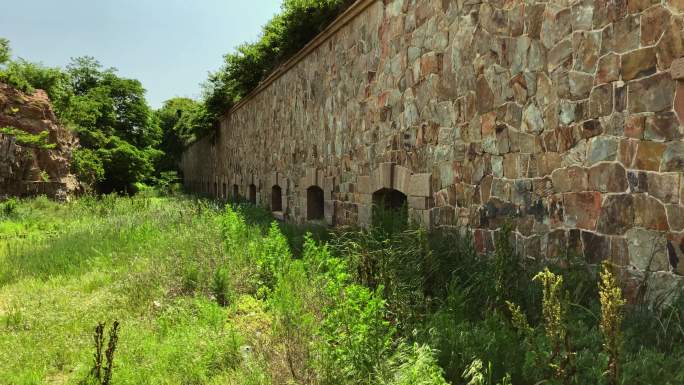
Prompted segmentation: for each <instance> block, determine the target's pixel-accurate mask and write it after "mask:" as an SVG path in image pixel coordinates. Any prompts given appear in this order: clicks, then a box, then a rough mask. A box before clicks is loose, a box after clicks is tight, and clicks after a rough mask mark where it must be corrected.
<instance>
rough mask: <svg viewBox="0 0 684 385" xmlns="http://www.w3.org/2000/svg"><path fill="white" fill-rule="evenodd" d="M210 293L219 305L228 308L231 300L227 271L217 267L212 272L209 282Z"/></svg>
mask: <svg viewBox="0 0 684 385" xmlns="http://www.w3.org/2000/svg"><path fill="white" fill-rule="evenodd" d="M211 292H212V294H213V295H214V298H216V302H217V303H218V304H219V305H221V306H228V304H229V303H230V299H231V289H230V274H229V273H228V270H227V269H225V268H223V267H219V268H218V269H216V270H215V271H214V276H213V279H212V282H211Z"/></svg>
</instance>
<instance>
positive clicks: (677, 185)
mask: <svg viewBox="0 0 684 385" xmlns="http://www.w3.org/2000/svg"><path fill="white" fill-rule="evenodd" d="M683 29H684V0H667V1H666V0H662V1H661V0H597V1H585V0H556V1H532V0H524V1H523V0H492V1H478V0H384V1H365V0H360V1H358V2H357V3H356V4H355V5H354V6H352V8H351V9H350V10H349V11H347V13H345V14H344V15H342V16H341V17H340V19H338V21H337V22H335V24H334V25H333V26H332V27H331V28H330V29H329V30H328V31H326V32H324V33H323V34H322V35H321V36H319V37H318V38H317V39H316V40H314V42H312V43H311V44H310V45H309V46H308V47H307V48H305V49H304V50H303V51H302V53H300V55H298V56H297V57H295V58H294V59H292V60H291V61H290V62H288V63H287V64H286V65H285V66H284V68H282V69H281V70H280V71H279V72H278V73H276V74H274V75H272V76H271V77H270V78H269V79H267V80H266V81H265V82H264V84H262V85H261V86H260V87H259V88H258V89H257V90H255V92H253V93H252V94H251V95H249V96H248V97H247V98H245V99H244V100H243V101H242V102H241V103H240V104H238V105H237V106H235V107H234V108H233V109H232V110H231V111H230V112H229V113H227V114H226V115H225V116H224V118H223V119H222V122H221V128H220V131H218V132H217V133H216V135H215V136H213V137H211V138H205V139H203V140H201V141H199V142H198V143H197V144H195V145H194V146H193V147H191V148H190V149H189V150H188V151H187V152H186V154H185V155H184V158H183V162H182V168H183V171H184V175H185V183H186V187H187V188H188V189H190V190H194V191H196V192H200V193H209V194H213V195H216V196H218V197H230V196H233V195H240V196H243V197H249V198H250V199H252V200H254V201H257V202H258V203H260V204H263V205H266V206H270V207H273V208H277V209H279V210H276V211H278V213H277V214H278V215H281V216H282V217H284V218H286V219H290V220H295V221H305V220H307V218H311V217H312V216H311V212H313V211H315V210H317V209H316V207H315V206H316V204H315V202H314V203H313V206H312V202H310V200H311V199H314V198H312V196H313V197H315V196H316V195H315V194H313V195H312V194H310V191H311V189H312V188H316V189H320V190H322V194H321V196H322V198H320V199H322V200H323V209H322V214H323V215H324V218H325V219H326V220H327V221H328V223H330V224H334V225H365V224H368V223H369V222H370V221H371V207H372V202H373V194H374V193H376V192H378V191H398V192H400V193H402V194H403V195H404V196H405V197H406V202H407V204H408V207H409V215H410V217H411V218H413V219H414V220H416V221H418V222H420V223H421V224H423V225H425V226H428V227H436V226H457V227H461V228H470V229H472V232H473V236H474V240H475V243H476V246H477V248H478V249H479V250H480V251H486V250H490V249H491V248H492V247H493V243H494V241H493V239H494V237H493V234H494V232H496V231H497V230H498V229H499V228H500V227H501V225H502V224H503V223H505V222H506V221H508V222H510V223H511V224H512V226H513V229H514V235H515V241H516V246H517V249H518V250H519V251H520V252H521V253H522V254H523V255H525V256H528V257H534V258H546V259H555V258H564V257H565V255H567V254H566V253H567V252H568V251H570V252H577V253H579V254H580V255H583V256H584V257H585V258H586V259H587V260H588V261H589V262H591V263H598V262H600V261H602V260H606V259H608V260H612V261H613V262H615V263H617V264H619V265H621V266H624V267H625V269H624V271H625V272H626V273H627V274H626V276H627V277H628V278H633V281H634V282H637V281H638V282H643V279H644V278H645V277H646V276H648V277H657V279H655V280H653V282H655V286H656V291H658V288H660V289H661V292H662V291H664V290H666V288H670V287H672V285H674V284H676V283H677V282H680V283H681V282H682V278H681V275H683V274H684V140H683V138H684V125H683V123H684V59H683V58H681V57H682V56H684V31H683ZM317 191H318V190H317Z"/></svg>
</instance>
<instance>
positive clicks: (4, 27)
mask: <svg viewBox="0 0 684 385" xmlns="http://www.w3.org/2000/svg"><path fill="white" fill-rule="evenodd" d="M3 3H4V4H2V7H1V8H2V9H1V10H0V37H5V38H7V39H9V40H10V44H11V46H12V53H13V56H14V57H21V58H24V59H27V60H29V61H33V62H42V63H43V64H45V65H48V66H58V67H63V66H65V65H66V64H67V63H68V62H69V60H70V58H72V57H78V56H85V55H88V56H94V57H95V58H96V59H97V60H99V61H100V62H101V63H102V64H103V65H104V66H105V67H115V68H117V69H118V74H119V76H123V77H127V78H134V79H138V80H140V81H141V82H142V84H143V86H144V87H145V88H146V89H147V99H148V101H149V102H150V105H151V106H152V107H153V108H159V107H161V105H162V103H163V102H164V101H165V100H167V99H170V98H172V97H176V96H183V97H191V98H198V97H200V96H201V89H200V84H201V83H202V82H203V81H205V80H206V79H207V74H208V73H209V72H210V71H215V70H217V69H218V68H220V66H221V64H222V62H223V55H225V54H226V53H228V52H232V51H233V50H234V48H235V47H236V46H237V45H239V44H240V43H243V42H245V41H255V40H256V39H257V38H258V37H259V34H260V31H261V26H263V25H264V24H265V23H266V22H267V21H268V20H269V19H270V18H271V17H272V16H273V15H275V14H276V13H277V12H278V11H279V9H280V4H281V0H23V1H3Z"/></svg>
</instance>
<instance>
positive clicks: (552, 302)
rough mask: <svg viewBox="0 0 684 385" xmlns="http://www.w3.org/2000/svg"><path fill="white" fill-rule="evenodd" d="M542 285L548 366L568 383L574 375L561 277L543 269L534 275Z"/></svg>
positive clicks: (556, 375) (572, 354) (573, 355)
mask: <svg viewBox="0 0 684 385" xmlns="http://www.w3.org/2000/svg"><path fill="white" fill-rule="evenodd" d="M534 281H540V282H541V283H542V287H543V300H542V312H543V318H544V329H545V331H546V337H547V338H548V339H549V341H550V344H551V355H550V357H549V367H551V368H552V369H553V371H554V376H555V378H557V379H558V380H560V381H562V382H563V383H564V384H570V383H571V378H572V377H573V376H574V375H575V371H576V369H575V367H574V357H575V353H574V352H573V350H572V348H571V346H570V340H569V338H568V332H567V327H566V311H567V305H566V302H565V301H564V299H563V297H562V296H563V293H562V290H563V277H562V276H559V275H556V274H554V273H552V272H551V271H549V269H545V270H544V271H542V272H540V273H539V274H537V275H536V276H535V277H534Z"/></svg>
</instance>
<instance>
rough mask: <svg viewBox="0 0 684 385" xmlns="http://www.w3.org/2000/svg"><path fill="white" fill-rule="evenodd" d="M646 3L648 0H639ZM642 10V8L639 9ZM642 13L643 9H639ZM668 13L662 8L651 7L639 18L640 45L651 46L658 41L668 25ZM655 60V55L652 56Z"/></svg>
mask: <svg viewBox="0 0 684 385" xmlns="http://www.w3.org/2000/svg"><path fill="white" fill-rule="evenodd" d="M641 1H642V2H644V3H648V2H649V1H648V0H641ZM649 5H650V4H649ZM640 8H643V7H640ZM639 11H643V9H639ZM669 20H670V13H669V12H668V11H667V10H666V9H665V8H663V7H662V6H660V5H659V6H656V7H651V8H649V9H647V10H646V11H645V12H644V13H643V14H642V16H641V45H642V46H648V45H653V44H655V43H657V42H658V40H660V37H661V36H662V35H663V32H664V30H665V28H666V27H667V26H668V24H669V23H667V21H669ZM653 56H654V58H655V55H653Z"/></svg>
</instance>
